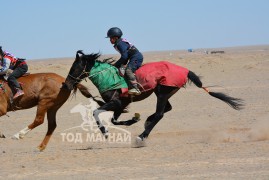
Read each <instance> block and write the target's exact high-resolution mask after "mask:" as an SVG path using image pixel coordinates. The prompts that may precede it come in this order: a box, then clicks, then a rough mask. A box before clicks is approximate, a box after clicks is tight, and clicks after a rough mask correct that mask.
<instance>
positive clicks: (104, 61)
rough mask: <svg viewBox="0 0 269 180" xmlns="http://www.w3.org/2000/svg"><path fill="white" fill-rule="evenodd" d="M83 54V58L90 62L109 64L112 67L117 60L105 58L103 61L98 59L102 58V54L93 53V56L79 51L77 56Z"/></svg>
mask: <svg viewBox="0 0 269 180" xmlns="http://www.w3.org/2000/svg"><path fill="white" fill-rule="evenodd" d="M78 54H81V55H82V56H83V58H85V59H86V60H88V61H98V62H101V63H108V64H110V65H112V64H113V63H114V62H115V59H113V58H112V57H109V58H105V59H103V60H100V59H98V58H99V57H100V56H101V53H100V52H98V53H91V54H84V53H83V51H82V50H78V51H77V55H78Z"/></svg>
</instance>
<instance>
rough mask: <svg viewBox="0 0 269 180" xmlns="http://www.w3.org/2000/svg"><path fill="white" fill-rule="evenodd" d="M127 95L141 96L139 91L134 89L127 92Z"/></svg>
mask: <svg viewBox="0 0 269 180" xmlns="http://www.w3.org/2000/svg"><path fill="white" fill-rule="evenodd" d="M128 94H131V95H140V94H141V91H140V90H139V89H136V88H132V89H130V90H129V91H128Z"/></svg>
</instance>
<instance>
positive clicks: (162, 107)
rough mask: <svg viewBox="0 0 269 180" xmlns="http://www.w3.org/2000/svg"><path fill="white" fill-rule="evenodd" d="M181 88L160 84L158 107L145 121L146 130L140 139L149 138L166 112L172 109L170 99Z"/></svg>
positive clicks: (157, 93)
mask: <svg viewBox="0 0 269 180" xmlns="http://www.w3.org/2000/svg"><path fill="white" fill-rule="evenodd" d="M178 90H179V89H178V88H175V87H167V86H160V87H158V91H157V92H155V93H156V95H157V108H156V111H155V113H154V114H152V115H151V116H149V117H148V118H147V120H146V122H145V130H144V132H143V133H142V134H140V135H139V137H138V139H139V140H143V139H145V138H147V137H148V136H149V134H150V132H151V131H152V129H153V128H154V126H155V125H156V124H157V123H158V122H159V121H160V120H161V119H162V118H163V115H164V113H165V112H167V111H169V110H171V109H172V106H171V104H170V103H169V102H168V99H169V98H170V97H171V96H172V95H174V94H175V93H176V92H177V91H178Z"/></svg>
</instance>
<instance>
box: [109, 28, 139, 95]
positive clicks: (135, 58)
mask: <svg viewBox="0 0 269 180" xmlns="http://www.w3.org/2000/svg"><path fill="white" fill-rule="evenodd" d="M122 35H123V33H122V31H121V29H120V28H117V27H113V28H110V29H109V30H108V32H107V38H110V42H111V44H114V48H115V49H116V50H117V51H118V52H119V53H120V54H121V57H120V59H119V60H118V61H117V62H116V63H115V66H116V67H117V68H120V67H121V66H122V65H126V64H127V67H126V71H125V78H126V79H127V80H128V82H129V85H130V89H129V91H128V93H129V94H133V95H139V94H141V92H140V90H139V88H138V83H137V80H136V77H135V75H134V73H135V71H136V70H137V69H138V68H139V67H140V66H141V65H142V62H143V55H142V54H141V53H140V52H139V51H138V49H137V48H136V47H135V46H134V45H132V44H131V43H130V42H129V41H128V40H126V39H123V38H121V36H122Z"/></svg>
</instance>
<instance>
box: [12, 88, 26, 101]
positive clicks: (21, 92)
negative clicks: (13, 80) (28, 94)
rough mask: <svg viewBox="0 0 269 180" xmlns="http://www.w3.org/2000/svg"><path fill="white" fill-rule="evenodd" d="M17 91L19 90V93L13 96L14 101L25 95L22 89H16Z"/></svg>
mask: <svg viewBox="0 0 269 180" xmlns="http://www.w3.org/2000/svg"><path fill="white" fill-rule="evenodd" d="M16 90H17V92H16V94H15V95H14V96H13V99H16V98H18V97H19V96H22V95H24V92H23V90H22V89H20V88H16Z"/></svg>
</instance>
